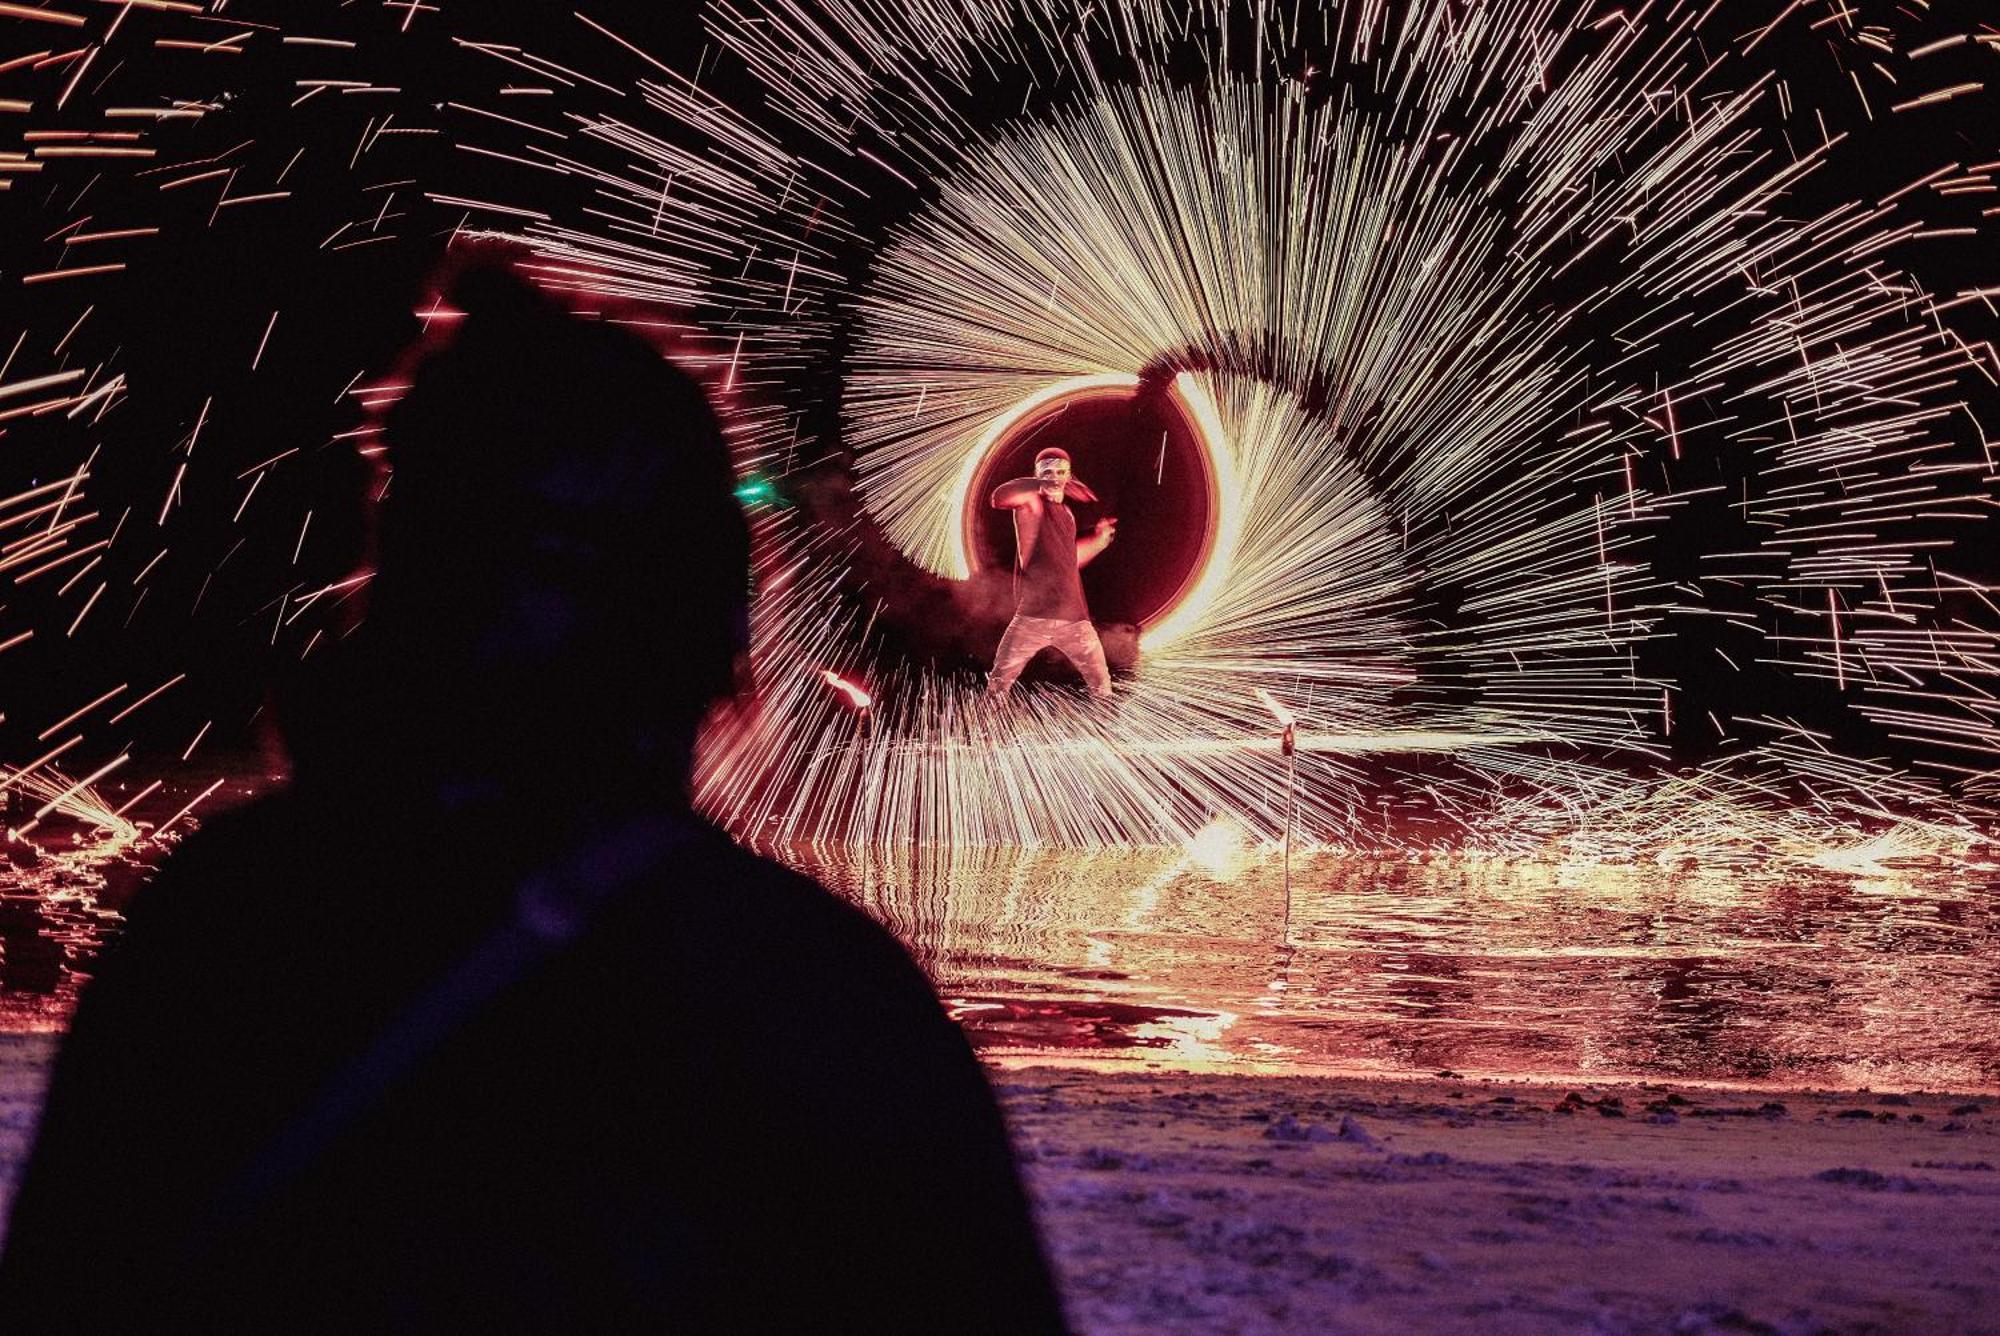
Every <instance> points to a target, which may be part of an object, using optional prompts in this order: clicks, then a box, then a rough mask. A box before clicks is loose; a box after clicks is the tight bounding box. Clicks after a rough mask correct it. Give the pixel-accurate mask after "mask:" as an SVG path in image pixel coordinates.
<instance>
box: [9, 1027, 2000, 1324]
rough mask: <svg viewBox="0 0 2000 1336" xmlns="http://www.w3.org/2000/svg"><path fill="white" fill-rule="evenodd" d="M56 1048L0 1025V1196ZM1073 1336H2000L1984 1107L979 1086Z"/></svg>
mask: <svg viewBox="0 0 2000 1336" xmlns="http://www.w3.org/2000/svg"><path fill="white" fill-rule="evenodd" d="M55 1043H56V1040H55V1039H54V1037H52V1036H46V1035H5V1036H0V1179H4V1183H0V1194H5V1193H8V1192H11V1187H12V1183H13V1180H14V1176H15V1174H16V1173H18V1171H19V1168H20V1162H21V1157H22V1155H23V1154H24V1153H25V1151H26V1148H27V1145H28V1139H29V1137H30V1135H31V1131H32V1127H33V1122H34V1117H35V1111H36V1109H37V1107H38V1105H39V1103H40V1099H41V1091H42V1087H43V1084H44V1082H45V1081H46V1079H47V1070H48V1062H49V1058H50V1055H51V1054H52V1053H53V1051H54V1045H55ZM993 1078H994V1082H995V1086H996V1088H997V1089H998V1091H999V1092H1000V1096H1001V1100H1002V1102H1003V1104H1004V1105H1005V1107H1006V1110H1007V1114H1008V1118H1009V1120H1010V1122H1011V1124H1012V1126H1013V1129H1014V1136H1015V1142H1016V1145H1017V1146H1018V1148H1019V1151H1020V1155H1021V1160H1022V1167H1023V1172H1024V1173H1025V1175H1026V1177H1027V1182H1028V1187H1029V1191H1030V1193H1031V1194H1032V1196H1033V1198H1034V1200H1035V1203H1036V1207H1037V1210H1038V1212H1039V1214H1040V1217H1041V1221H1042V1226H1043V1230H1044V1232H1045V1234H1046V1236H1047V1239H1048V1245H1049V1249H1050V1253H1051V1255H1052V1257H1053V1260H1054V1262H1055V1265H1056V1268H1057V1271H1058V1272H1059V1274H1060V1276H1061V1279H1062V1282H1063V1287H1064V1292H1065V1295H1066V1298H1067V1302H1068V1304H1069V1310H1070V1316H1071V1319H1072V1321H1073V1322H1074V1323H1075V1325H1076V1327H1077V1329H1078V1330H1079V1331H1082V1332H1160V1331H1187V1332H1197V1331H1199V1332H1264V1331H1286V1330H1289V1331H1301V1332H1318V1331H1329V1330H1342V1331H1362V1332H1372V1331H1381V1332H1391V1331H1394V1332H1404V1331H1412V1330H1417V1331H1464V1332H1547V1331H1593V1332H1603V1331H1612V1332H1623V1331H1633V1332H1653V1331H1662V1332H1683V1333H1688V1332H1710V1331H1716V1332H1721V1331H1730V1332H1743V1331H1753V1332H1754V1331H1765V1332H1783V1333H1794V1332H1797V1333H1805V1332H1825V1331H1855V1332H1863V1331H1886V1332H1903V1331H1908V1332H1934V1331H1955V1332H1980V1331H1991V1332H2000V1100H1996V1099H1994V1098H1990V1097H1968V1096H1960V1095H1945V1094H1924V1093H1919V1094H1910V1095H1881V1094H1870V1093H1866V1092H1862V1093H1855V1092H1848V1093H1825V1092H1784V1093H1772V1092H1770V1091H1764V1090H1758V1091H1743V1090H1714V1089H1703V1088H1693V1087H1685V1086H1671V1087H1670V1086H1664V1085H1619V1086H1586V1085H1522V1084H1508V1083H1494V1082H1485V1081H1469V1080H1463V1079H1453V1078H1442V1079H1428V1080H1422V1081H1386V1080H1369V1079H1350V1078H1340V1077H1303V1076H1243V1075H1205V1074H1191V1073H1185V1072H1167V1071H1143V1072H1132V1071H1117V1072H1104V1071H1095V1070H1088V1069H1081V1068H1055V1067H1025V1068H1017V1067H1010V1066H1007V1065H1004V1064H1001V1065H996V1066H995V1067H994V1069H993Z"/></svg>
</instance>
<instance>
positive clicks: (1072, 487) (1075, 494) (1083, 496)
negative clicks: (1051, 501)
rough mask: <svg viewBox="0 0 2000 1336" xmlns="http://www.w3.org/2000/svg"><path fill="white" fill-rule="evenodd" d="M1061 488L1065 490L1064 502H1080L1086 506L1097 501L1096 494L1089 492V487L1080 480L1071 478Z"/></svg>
mask: <svg viewBox="0 0 2000 1336" xmlns="http://www.w3.org/2000/svg"><path fill="white" fill-rule="evenodd" d="M1063 486H1064V488H1065V489H1066V490H1065V495H1064V498H1063V499H1064V500H1067V501H1082V502H1084V503H1085V504H1086V505H1087V504H1089V503H1090V502H1093V501H1095V500H1097V493H1095V492H1093V491H1091V490H1090V485H1089V484H1088V483H1086V482H1084V480H1083V479H1081V478H1071V479H1070V480H1069V481H1068V482H1066V483H1064V484H1063Z"/></svg>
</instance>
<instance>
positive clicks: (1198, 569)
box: [951, 372, 1243, 656]
mask: <svg viewBox="0 0 2000 1336" xmlns="http://www.w3.org/2000/svg"><path fill="white" fill-rule="evenodd" d="M1140 384H1141V382H1140V378H1139V377H1137V376H1132V375H1123V374H1119V373H1109V374H1105V375H1094V376H1073V377H1069V378H1067V379H1064V380H1061V381H1057V382H1056V383H1055V384H1053V385H1049V386H1047V387H1045V388H1043V389H1041V390H1038V391H1036V392H1035V393H1034V394H1031V395H1029V396H1028V397H1027V398H1025V399H1023V400H1021V401H1020V402H1019V403H1017V404H1015V405H1014V407H1013V408H1011V409H1009V410H1008V411H1007V412H1006V413H1004V414H1002V415H1001V416H1000V417H998V418H996V419H995V420H994V421H993V422H992V423H991V424H989V425H988V426H987V428H986V430H985V431H983V432H981V433H980V435H979V438H978V440H977V441H976V442H975V443H974V445H973V447H972V448H971V449H970V450H969V451H967V452H966V456H965V461H964V463H963V464H961V465H960V467H959V470H958V474H957V477H956V478H955V479H954V481H953V485H952V491H951V509H952V512H953V513H954V514H956V515H958V517H959V533H958V538H959V541H958V545H957V551H956V555H957V558H958V563H959V564H958V565H957V566H956V567H955V568H954V569H953V572H952V574H953V575H954V578H957V579H961V580H963V579H967V578H969V577H970V576H971V575H972V574H974V573H975V572H976V571H977V570H978V568H979V564H980V562H979V552H978V544H977V542H976V541H975V534H976V526H975V521H974V516H975V515H976V514H977V513H978V511H979V508H980V505H981V500H980V498H979V497H977V496H974V495H973V494H972V484H973V481H974V480H975V479H976V478H977V477H978V476H979V474H980V471H981V470H982V469H983V468H984V467H985V466H986V464H987V462H988V461H989V460H990V459H992V457H993V454H994V451H995V450H996V449H998V448H999V446H1000V445H1001V443H1002V442H1004V441H1006V440H1007V439H1008V438H1009V437H1011V436H1013V435H1014V434H1015V433H1016V432H1018V431H1021V430H1024V429H1032V428H1033V427H1034V426H1035V425H1036V424H1037V423H1038V422H1039V421H1042V420H1046V419H1047V418H1048V417H1050V416H1052V415H1053V414H1054V413H1055V412H1058V411H1060V410H1061V409H1062V408H1063V407H1064V406H1066V405H1068V404H1071V403H1074V402H1076V401H1078V400H1080V399H1086V398H1097V397H1102V396H1107V395H1117V396H1119V397H1121V398H1129V397H1130V396H1131V395H1133V394H1135V393H1137V391H1138V390H1139V387H1140ZM1170 390H1171V393H1170V396H1169V397H1170V398H1171V399H1172V400H1173V401H1174V403H1175V406H1176V407H1177V408H1179V410H1180V411H1181V414H1182V416H1183V417H1184V418H1185V419H1186V420H1187V421H1188V423H1189V424H1190V425H1191V426H1192V427H1193V428H1194V434H1195V438H1196V439H1197V440H1198V441H1199V442H1200V443H1201V461H1202V465H1203V475H1204V478H1205V481H1206V482H1207V493H1208V514H1209V522H1208V532H1207V534H1206V535H1205V536H1204V539H1203V542H1202V545H1201V553H1200V555H1199V556H1198V557H1196V559H1195V561H1194V563H1193V566H1192V568H1191V569H1190V572H1189V575H1188V578H1187V579H1186V580H1184V581H1183V582H1182V585H1181V587H1180V588H1179V589H1178V590H1176V591H1175V592H1174V594H1173V597H1171V598H1170V599H1169V600H1168V601H1167V604H1166V606H1165V607H1164V608H1162V609H1161V610H1160V611H1159V612H1158V613H1156V614H1154V615H1153V616H1152V617H1151V618H1149V619H1148V620H1147V621H1146V622H1145V623H1144V624H1143V631H1144V634H1143V636H1142V637H1141V639H1140V645H1139V647H1140V652H1141V654H1142V655H1148V656H1151V655H1158V654H1160V653H1162V652H1163V651H1165V650H1168V649H1171V648H1173V647H1174V646H1175V645H1177V644H1179V643H1180V642H1181V641H1183V640H1184V639H1186V638H1187V636H1188V635H1189V634H1190V633H1191V632H1194V631H1197V630H1199V629H1200V627H1201V625H1202V620H1203V617H1204V616H1205V614H1206V613H1207V612H1208V610H1209V609H1210V608H1211V607H1212V606H1213V604H1214V602H1215V598H1216V595H1217V594H1218V593H1220V592H1221V591H1222V590H1223V589H1224V588H1226V587H1227V586H1228V584H1229V577H1230V574H1231V570H1232V568H1233V565H1234V561H1235V556H1236V548H1237V544H1238V541H1239V539H1240V538H1241V536H1242V532H1243V489H1242V486H1241V484H1240V482H1239V479H1238V465H1237V459H1236V451H1235V447H1234V444H1233V442H1232V441H1231V440H1230V437H1229V433H1228V430H1227V428H1226V427H1225V426H1224V425H1223V422H1222V416H1221V413H1220V412H1219V411H1218V409H1217V408H1216V405H1215V401H1214V399H1213V398H1211V397H1210V396H1209V394H1208V392H1207V391H1206V390H1204V389H1203V388H1202V386H1201V383H1200V382H1199V381H1198V380H1196V379H1195V378H1194V377H1193V376H1190V375H1188V374H1187V373H1185V372H1183V373H1181V374H1180V375H1178V376H1176V377H1174V379H1173V381H1172V383H1171V386H1170Z"/></svg>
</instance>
